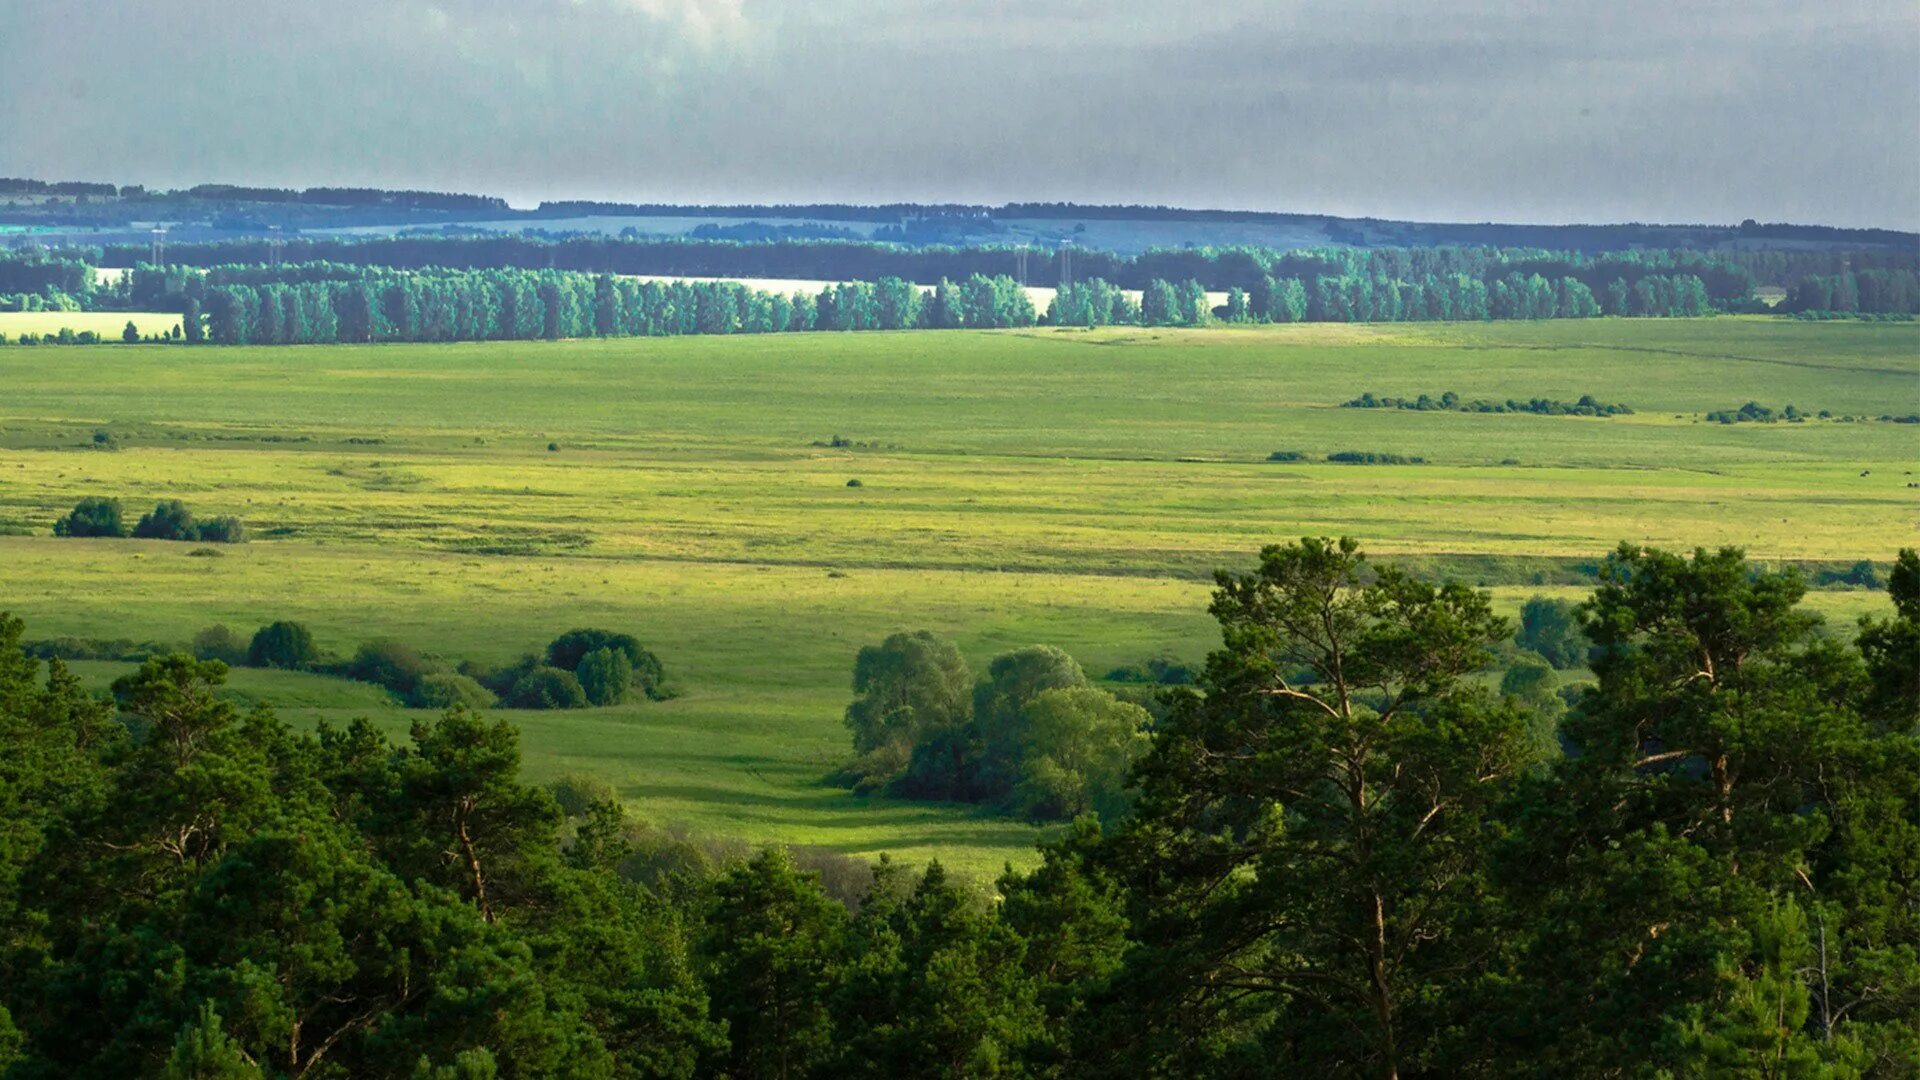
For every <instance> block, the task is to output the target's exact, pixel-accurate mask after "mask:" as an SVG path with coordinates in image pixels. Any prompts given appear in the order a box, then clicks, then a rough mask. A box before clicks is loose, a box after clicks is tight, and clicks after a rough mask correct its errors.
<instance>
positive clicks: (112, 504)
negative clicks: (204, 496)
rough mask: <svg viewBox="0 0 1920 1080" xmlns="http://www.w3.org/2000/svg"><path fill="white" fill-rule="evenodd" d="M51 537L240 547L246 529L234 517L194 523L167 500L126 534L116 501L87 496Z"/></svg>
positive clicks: (186, 512)
mask: <svg viewBox="0 0 1920 1080" xmlns="http://www.w3.org/2000/svg"><path fill="white" fill-rule="evenodd" d="M95 442H97V443H102V445H111V444H110V441H109V442H102V441H101V440H100V439H99V438H98V437H97V436H96V438H95ZM53 535H55V536H107V537H116V538H119V537H125V536H129V535H131V536H132V537H134V538H135V539H137V540H186V541H191V542H195V543H202V544H240V543H245V542H246V539H247V529H246V526H245V525H244V524H242V523H241V521H240V519H239V518H237V517H217V518H208V519H206V520H205V521H197V520H195V519H194V516H193V511H191V510H188V509H187V505H186V504H185V503H183V502H181V501H180V500H179V499H167V500H164V501H162V502H159V503H156V504H155V505H154V508H153V509H152V510H151V511H150V512H148V513H146V514H143V515H141V517H140V520H139V521H137V522H135V523H134V526H133V529H132V530H131V532H129V530H128V529H127V526H126V519H125V517H124V516H123V514H122V512H121V509H120V500H119V499H108V498H101V497H99V496H88V497H87V498H84V499H81V500H80V501H79V502H77V503H75V504H74V507H73V509H72V510H69V511H67V516H66V517H63V518H61V519H60V520H59V521H56V522H54V523H53Z"/></svg>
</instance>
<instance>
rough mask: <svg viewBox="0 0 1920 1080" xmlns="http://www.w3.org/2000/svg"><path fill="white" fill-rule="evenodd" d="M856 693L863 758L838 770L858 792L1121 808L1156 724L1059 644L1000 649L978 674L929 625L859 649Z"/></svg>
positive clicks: (855, 721)
mask: <svg viewBox="0 0 1920 1080" xmlns="http://www.w3.org/2000/svg"><path fill="white" fill-rule="evenodd" d="M854 692H855V694H856V695H857V696H856V698H855V700H854V701H853V703H852V704H850V705H849V706H848V707H847V713H846V724H847V727H848V729H849V730H850V731H851V733H852V735H853V745H854V751H855V753H856V754H857V755H858V756H857V757H856V758H855V760H854V761H853V762H852V763H851V764H850V765H848V766H847V768H846V769H845V770H844V771H843V773H842V779H843V780H845V781H846V782H848V783H850V784H851V785H852V786H853V787H854V788H855V789H856V790H860V791H885V792H888V793H890V794H893V795H897V796H901V797H905V798H915V799H936V800H948V801H963V802H978V803H990V804H993V805H996V806H999V807H1001V808H1002V809H1004V810H1006V811H1008V812H1010V813H1015V814H1019V815H1021V816H1024V817H1028V818H1032V819H1036V820H1059V819H1066V818H1071V817H1074V816H1076V815H1078V814H1081V813H1087V812H1094V813H1098V814H1101V815H1102V816H1105V817H1115V816H1118V815H1119V814H1121V813H1124V812H1125V808H1126V806H1127V804H1128V802H1129V799H1130V795H1129V793H1128V788H1127V783H1126V779H1127V772H1128V770H1129V769H1130V768H1131V767H1132V764H1133V762H1134V760H1135V759H1136V758H1138V756H1139V755H1140V754H1141V753H1143V752H1144V751H1145V748H1146V744H1147V734H1146V733H1147V728H1148V726H1149V723H1150V718H1149V716H1148V714H1147V712H1146V711H1145V710H1144V709H1142V708H1141V707H1140V706H1138V705H1135V704H1131V703H1128V702H1123V701H1120V700H1118V699H1116V698H1115V697H1114V696H1113V695H1112V694H1110V693H1108V692H1106V691H1104V690H1100V689H1098V688H1096V687H1092V686H1090V685H1088V682H1087V678H1086V675H1085V674H1084V673H1083V672H1082V671H1081V669H1080V665H1079V664H1078V663H1076V662H1075V661H1074V659H1073V658H1072V657H1071V656H1068V655H1067V654H1066V653H1064V652H1062V651H1060V650H1059V649H1056V648H1053V647H1052V646H1046V645H1034V646H1029V647H1028V648H1025V649H1018V650H1015V651H1013V652H1010V653H1006V654H1004V655H1002V656H998V657H996V658H994V660H993V662H992V663H991V664H989V665H988V669H987V674H986V675H985V676H983V677H982V678H980V679H979V680H978V681H977V682H975V681H974V679H973V676H972V672H971V671H970V669H969V668H968V666H967V663H966V660H965V658H963V657H962V656H961V655H960V652H959V650H958V649H956V648H955V647H954V646H953V644H952V643H951V642H947V641H944V640H941V639H939V638H937V637H935V636H933V635H932V634H931V633H929V632H927V631H924V630H921V631H914V632H911V633H899V634H894V635H892V636H891V637H888V638H887V639H886V640H885V641H884V642H882V643H881V644H879V645H870V646H867V647H865V648H863V649H861V650H860V653H859V656H858V657H857V658H856V660H855V664H854ZM969 698H971V701H970V702H969Z"/></svg>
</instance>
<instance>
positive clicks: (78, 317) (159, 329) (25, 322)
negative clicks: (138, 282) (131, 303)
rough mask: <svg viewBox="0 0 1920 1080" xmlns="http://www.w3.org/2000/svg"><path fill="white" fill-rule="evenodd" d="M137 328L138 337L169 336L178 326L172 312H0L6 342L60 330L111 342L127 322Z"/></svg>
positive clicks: (2, 331) (0, 329)
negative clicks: (21, 336) (94, 336)
mask: <svg viewBox="0 0 1920 1080" xmlns="http://www.w3.org/2000/svg"><path fill="white" fill-rule="evenodd" d="M129 321H131V322H132V323H133V325H135V326H137V327H139V328H140V333H141V334H143V335H144V334H162V333H172V331H173V328H174V327H176V326H179V325H180V316H179V315H178V314H177V313H174V312H170V311H167V312H154V311H0V334H5V335H6V336H7V340H9V341H12V340H14V339H17V338H18V337H19V336H20V335H22V334H40V335H43V336H44V335H47V334H58V333H59V332H60V331H61V330H62V329H70V330H72V331H73V332H74V333H76V334H77V333H80V332H82V331H85V330H91V331H93V332H94V333H96V334H99V335H101V336H102V337H105V338H108V339H109V340H111V341H115V342H118V341H119V340H120V333H121V331H123V330H125V329H126V326H127V323H128V322H129Z"/></svg>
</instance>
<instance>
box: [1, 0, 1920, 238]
mask: <svg viewBox="0 0 1920 1080" xmlns="http://www.w3.org/2000/svg"><path fill="white" fill-rule="evenodd" d="M0 43H4V49H0V175H9V176H30V177H37V178H41V179H76V180H106V181H111V182H115V183H144V184H147V185H148V186H159V187H184V186H189V185H192V184H195V183H201V182H224V183H244V184H259V185H269V186H278V187H310V186H335V185H356V186H357V185H365V186H379V187H400V188H422V189H429V190H450V191H466V192H478V193H483V194H498V195H504V196H506V197H507V198H508V199H509V200H510V201H512V202H513V203H514V204H515V205H531V204H533V203H535V202H537V201H539V200H540V199H555V198H598V199H612V200H623V201H624V200H632V201H646V202H699V203H724V202H811V201H821V202H891V201H911V202H945V201H957V202H985V203H999V202H1006V201H1028V200H1035V201H1054V200H1062V201H1076V202H1099V203H1157V204H1167V205H1177V206H1190V207H1225V208H1236V209H1254V210H1281V211H1294V212H1301V213H1327V214H1339V215H1347V216H1374V217H1385V218H1404V219H1414V220H1430V221H1507V222H1542V223H1559V222H1615V221H1660V222H1708V223H1730V222H1737V221H1740V220H1741V219H1744V218H1754V219H1757V220H1760V221H1793V222H1799V223H1817V224H1831V225H1848V226H1882V227H1893V228H1904V229H1916V228H1920V4H1916V3H1914V0H1829V2H1827V3H1820V4H1815V3H1808V2H1806V0H1738V2H1723V0H1305V2H1284V0H1270V2H1266V3H1260V2H1252V0H1208V2H1207V3H1204V4H1196V3H1183V2H1181V0H1099V2H1095V0H1030V2H1027V3H1020V4H1016V3H1008V2H1002V0H944V2H940V0H875V2H855V0H303V2H294V0H0Z"/></svg>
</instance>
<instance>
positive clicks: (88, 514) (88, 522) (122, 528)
mask: <svg viewBox="0 0 1920 1080" xmlns="http://www.w3.org/2000/svg"><path fill="white" fill-rule="evenodd" d="M53 535H55V536H110V537H123V536H125V535H127V526H126V522H125V520H124V519H123V518H122V517H121V512H120V500H119V499H106V498H101V497H99V496H94V495H89V496H88V497H86V498H84V499H81V500H80V501H79V502H78V503H75V504H74V507H73V509H72V510H70V511H68V512H67V516H66V517H63V518H61V519H60V520H59V521H56V522H54V523H53Z"/></svg>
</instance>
